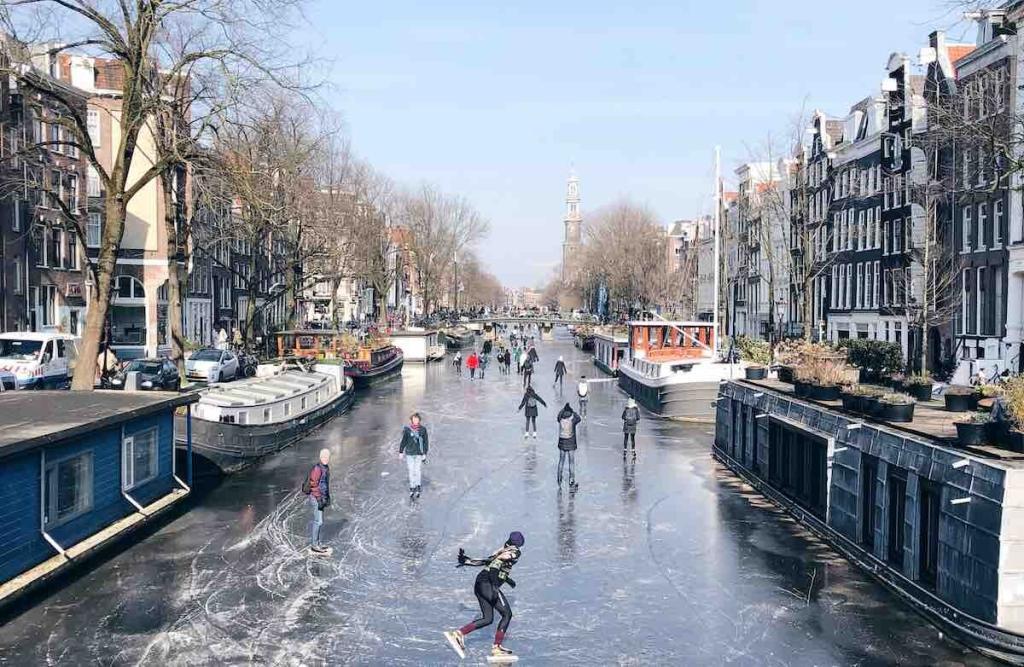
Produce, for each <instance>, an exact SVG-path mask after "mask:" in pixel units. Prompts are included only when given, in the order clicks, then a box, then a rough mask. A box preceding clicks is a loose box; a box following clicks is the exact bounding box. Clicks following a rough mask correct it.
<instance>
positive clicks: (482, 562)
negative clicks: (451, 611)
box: [444, 531, 526, 662]
mask: <svg viewBox="0 0 1024 667" xmlns="http://www.w3.org/2000/svg"><path fill="white" fill-rule="evenodd" d="M524 544H526V540H525V539H524V538H523V534H522V533H520V532H519V531H514V532H512V533H511V534H510V535H509V536H508V539H507V540H505V545H504V546H503V547H501V549H499V550H498V551H497V552H495V553H493V554H491V555H490V556H488V557H487V558H469V557H468V556H466V552H465V551H463V550H462V549H459V556H458V560H459V564H458V565H456V567H465V566H466V565H469V566H470V567H482V568H484V569H483V570H480V573H479V574H477V575H476V582H475V583H474V584H473V594H474V595H476V601H477V602H478V603H479V604H480V618H477V619H475V620H473V621H471V622H469V623H467V624H466V625H464V626H462V627H461V628H459V629H458V630H448V631H446V632H445V633H444V636H445V637H446V638H447V639H448V643H449V644H451V646H452V649H454V650H455V652H456V653H458V654H459V657H460V658H465V657H466V635H468V634H469V633H471V632H473V631H474V630H479V629H480V628H486V627H487V626H488V625H490V624H491V623H493V622H494V612H495V611H497V612H498V614H499V615H501V620H500V621H498V629H497V630H496V631H495V632H494V645H493V646H492V647H491V655H490V656H488V658H487V661H488V662H515V661H516V660H518V659H519V658H518V657H517V656H516V655H515V654H514V653H512V651H510V650H508V649H507V648H505V647H504V646H502V642H504V641H505V633H506V632H508V624H509V623H510V622H511V621H512V606H511V605H509V603H508V599H507V598H506V597H505V594H504V593H502V592H501V587H502V585H504V584H508V585H509V586H511V587H512V588H515V587H516V582H515V581H514V580H513V579H512V577H510V576H509V573H510V572H511V571H512V566H513V565H515V564H516V563H517V562H518V561H519V557H520V556H521V555H522V548H523V545H524Z"/></svg>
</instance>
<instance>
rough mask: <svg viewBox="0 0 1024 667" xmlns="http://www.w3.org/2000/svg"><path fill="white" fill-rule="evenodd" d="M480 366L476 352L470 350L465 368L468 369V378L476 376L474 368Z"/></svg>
mask: <svg viewBox="0 0 1024 667" xmlns="http://www.w3.org/2000/svg"><path fill="white" fill-rule="evenodd" d="M479 366H480V357H478V356H476V352H470V353H469V357H468V358H467V359H466V368H468V369H469V379H470V380H472V379H473V378H475V377H476V369H477V368H478V367H479Z"/></svg>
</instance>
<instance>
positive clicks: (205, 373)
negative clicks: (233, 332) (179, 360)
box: [185, 347, 239, 384]
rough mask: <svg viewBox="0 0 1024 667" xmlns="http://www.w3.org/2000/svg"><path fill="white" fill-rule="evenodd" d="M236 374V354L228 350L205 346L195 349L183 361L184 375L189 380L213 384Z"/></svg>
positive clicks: (231, 378) (231, 377)
mask: <svg viewBox="0 0 1024 667" xmlns="http://www.w3.org/2000/svg"><path fill="white" fill-rule="evenodd" d="M238 376H239V373H238V356H237V355H235V353H234V352H231V351H230V350H218V349H216V348H212V347H207V348H203V349H202V350H197V351H196V352H194V353H193V354H192V356H191V357H189V358H188V360H186V361H185V377H186V378H188V379H189V380H199V381H201V382H209V383H210V384H213V383H215V382H225V381H227V380H234V379H235V378H237V377H238Z"/></svg>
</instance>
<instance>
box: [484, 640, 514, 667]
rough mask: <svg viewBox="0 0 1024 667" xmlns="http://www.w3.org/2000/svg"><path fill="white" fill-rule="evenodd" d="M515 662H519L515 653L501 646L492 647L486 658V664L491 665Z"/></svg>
mask: <svg viewBox="0 0 1024 667" xmlns="http://www.w3.org/2000/svg"><path fill="white" fill-rule="evenodd" d="M517 660H519V656H517V655H516V654H515V653H513V652H512V651H510V650H508V649H507V648H505V647H504V646H502V645H501V644H495V645H494V647H493V648H492V649H491V654H490V655H489V656H487V662H491V663H495V662H515V661H517Z"/></svg>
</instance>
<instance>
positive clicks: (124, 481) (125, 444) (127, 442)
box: [121, 426, 160, 491]
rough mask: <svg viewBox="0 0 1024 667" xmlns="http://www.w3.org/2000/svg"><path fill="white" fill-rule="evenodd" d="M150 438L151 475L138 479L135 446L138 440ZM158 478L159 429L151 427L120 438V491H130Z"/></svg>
mask: <svg viewBox="0 0 1024 667" xmlns="http://www.w3.org/2000/svg"><path fill="white" fill-rule="evenodd" d="M150 436H151V437H152V442H151V443H150V461H151V462H152V466H151V474H150V475H149V476H148V477H143V478H141V479H140V478H138V477H137V476H136V470H135V452H136V445H137V443H138V442H139V440H140V438H144V437H145V438H148V437H150ZM159 476H160V427H159V426H151V427H149V428H144V429H141V430H138V431H134V432H132V433H131V434H125V435H124V436H123V437H122V438H121V489H122V490H124V491H131V490H133V489H137V488H139V487H141V486H144V485H146V484H148V483H149V482H151V481H153V480H154V479H156V478H157V477H159Z"/></svg>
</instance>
